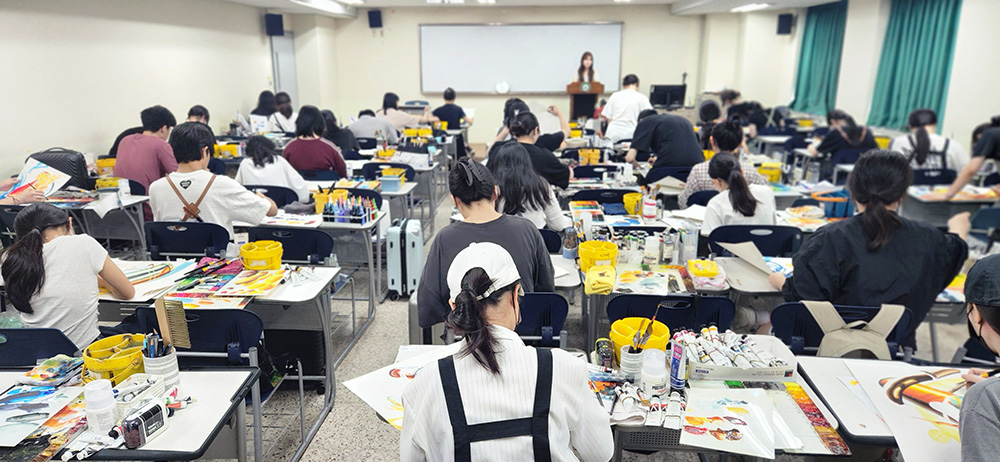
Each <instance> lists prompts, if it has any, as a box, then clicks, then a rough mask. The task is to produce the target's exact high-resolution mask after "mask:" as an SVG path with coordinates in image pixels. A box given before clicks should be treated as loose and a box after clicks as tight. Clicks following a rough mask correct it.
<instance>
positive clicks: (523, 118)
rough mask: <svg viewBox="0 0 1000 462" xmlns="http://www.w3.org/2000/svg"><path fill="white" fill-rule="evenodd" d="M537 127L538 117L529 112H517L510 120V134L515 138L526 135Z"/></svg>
mask: <svg viewBox="0 0 1000 462" xmlns="http://www.w3.org/2000/svg"><path fill="white" fill-rule="evenodd" d="M536 128H538V118H537V117H535V115H534V114H532V113H530V112H519V113H517V115H516V116H514V117H513V118H512V119H511V121H510V134H511V135H513V136H514V137H515V138H520V137H522V136H528V135H530V134H531V132H533V131H535V129H536Z"/></svg>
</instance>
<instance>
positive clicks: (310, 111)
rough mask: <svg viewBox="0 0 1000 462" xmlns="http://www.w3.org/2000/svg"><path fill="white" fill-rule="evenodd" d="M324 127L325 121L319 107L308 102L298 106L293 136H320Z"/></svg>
mask: <svg viewBox="0 0 1000 462" xmlns="http://www.w3.org/2000/svg"><path fill="white" fill-rule="evenodd" d="M325 129H326V122H325V121H324V120H323V114H321V113H320V112H319V108H317V107H316V106H310V105H308V104H307V105H305V106H302V107H301V108H299V117H298V118H297V119H295V136H320V135H322V134H323V130H325Z"/></svg>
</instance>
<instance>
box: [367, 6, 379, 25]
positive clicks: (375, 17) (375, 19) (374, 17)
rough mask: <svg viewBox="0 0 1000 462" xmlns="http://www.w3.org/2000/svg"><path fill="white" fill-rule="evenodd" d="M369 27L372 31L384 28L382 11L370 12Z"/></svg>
mask: <svg viewBox="0 0 1000 462" xmlns="http://www.w3.org/2000/svg"><path fill="white" fill-rule="evenodd" d="M368 27H371V28H372V29H381V28H382V10H368Z"/></svg>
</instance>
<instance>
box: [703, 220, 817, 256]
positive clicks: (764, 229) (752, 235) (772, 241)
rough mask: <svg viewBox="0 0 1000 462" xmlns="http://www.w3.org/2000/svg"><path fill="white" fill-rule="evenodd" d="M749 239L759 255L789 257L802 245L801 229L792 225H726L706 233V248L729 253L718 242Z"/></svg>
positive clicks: (724, 253) (720, 253) (736, 241)
mask: <svg viewBox="0 0 1000 462" xmlns="http://www.w3.org/2000/svg"><path fill="white" fill-rule="evenodd" d="M747 241H751V242H753V243H754V245H756V246H757V249H758V250H760V253H761V255H764V256H769V257H791V256H792V255H794V254H795V252H796V251H798V250H799V247H801V246H802V230H800V229H799V228H796V227H794V226H770V225H728V226H720V227H718V228H715V229H714V230H712V233H711V234H709V235H708V249H709V251H711V252H715V253H717V254H719V255H729V253H728V252H727V251H726V249H723V248H722V246H720V245H719V244H718V243H719V242H725V243H733V244H735V243H739V242H747Z"/></svg>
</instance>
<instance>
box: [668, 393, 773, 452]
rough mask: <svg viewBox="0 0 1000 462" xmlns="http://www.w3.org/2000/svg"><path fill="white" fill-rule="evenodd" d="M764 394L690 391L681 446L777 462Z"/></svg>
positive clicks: (770, 408) (770, 406) (768, 402)
mask: <svg viewBox="0 0 1000 462" xmlns="http://www.w3.org/2000/svg"><path fill="white" fill-rule="evenodd" d="M773 414H774V405H773V404H772V403H771V399H770V398H769V397H768V396H767V394H766V393H765V392H764V390H753V389H742V390H733V389H707V388H691V389H689V390H688V396H687V409H686V411H685V414H684V422H683V429H682V431H681V441H680V442H681V444H684V445H688V446H694V447H699V448H705V449H711V450H716V451H725V452H731V453H736V454H745V455H748V456H753V457H763V458H766V459H774V433H773V432H772V429H771V426H772V423H771V416H772V415H773Z"/></svg>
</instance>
